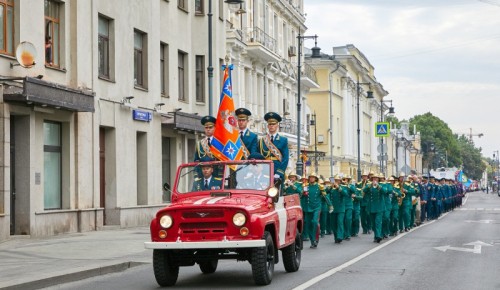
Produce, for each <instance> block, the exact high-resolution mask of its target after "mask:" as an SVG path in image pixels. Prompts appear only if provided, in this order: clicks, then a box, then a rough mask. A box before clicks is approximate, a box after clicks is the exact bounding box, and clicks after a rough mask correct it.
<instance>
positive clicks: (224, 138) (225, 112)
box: [210, 65, 243, 160]
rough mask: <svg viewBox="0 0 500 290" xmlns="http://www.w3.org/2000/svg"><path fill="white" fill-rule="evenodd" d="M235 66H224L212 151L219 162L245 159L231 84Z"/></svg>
mask: <svg viewBox="0 0 500 290" xmlns="http://www.w3.org/2000/svg"><path fill="white" fill-rule="evenodd" d="M232 69H233V65H229V66H224V80H223V83H222V91H221V94H220V103H219V111H218V112H217V116H216V119H217V120H216V122H215V132H214V138H213V139H212V142H211V147H210V148H211V151H212V153H213V154H214V155H215V157H217V159H219V160H240V159H241V158H242V157H243V149H242V146H241V142H242V141H241V140H240V134H239V130H238V124H237V119H236V116H235V113H234V101H233V92H232V83H231V70H232Z"/></svg>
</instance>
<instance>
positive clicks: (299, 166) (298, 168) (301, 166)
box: [296, 30, 318, 176]
mask: <svg viewBox="0 0 500 290" xmlns="http://www.w3.org/2000/svg"><path fill="white" fill-rule="evenodd" d="M304 39H314V41H315V45H314V47H315V48H317V47H318V46H317V44H316V40H317V39H318V36H317V35H314V36H305V35H300V30H299V35H298V36H297V40H298V41H299V43H298V49H297V50H298V54H297V164H296V172H297V175H299V176H302V175H303V173H304V163H303V162H302V158H300V157H299V156H300V133H301V132H300V131H301V130H300V115H301V106H302V103H301V98H302V97H301V95H300V77H301V74H302V70H301V65H300V58H301V57H302V41H303V40H304Z"/></svg>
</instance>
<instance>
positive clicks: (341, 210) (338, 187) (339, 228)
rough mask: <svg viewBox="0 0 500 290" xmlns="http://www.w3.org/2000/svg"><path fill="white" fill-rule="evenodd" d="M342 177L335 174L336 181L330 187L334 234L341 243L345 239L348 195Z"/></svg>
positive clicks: (338, 242)
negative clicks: (346, 199) (346, 200)
mask: <svg viewBox="0 0 500 290" xmlns="http://www.w3.org/2000/svg"><path fill="white" fill-rule="evenodd" d="M341 181H342V178H340V176H338V175H335V177H334V183H333V184H332V187H331V188H330V201H331V203H332V205H333V213H332V217H331V222H332V225H333V235H334V238H335V243H337V244H340V243H341V242H342V240H343V239H344V217H345V201H344V199H345V198H347V197H348V193H347V186H344V185H342V184H341Z"/></svg>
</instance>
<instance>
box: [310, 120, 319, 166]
mask: <svg viewBox="0 0 500 290" xmlns="http://www.w3.org/2000/svg"><path fill="white" fill-rule="evenodd" d="M310 125H311V126H314V170H315V172H316V173H318V140H317V138H318V131H317V125H318V123H317V121H316V112H314V113H313V114H312V119H311V121H310Z"/></svg>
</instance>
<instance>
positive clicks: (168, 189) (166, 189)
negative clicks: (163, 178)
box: [163, 182, 170, 191]
mask: <svg viewBox="0 0 500 290" xmlns="http://www.w3.org/2000/svg"><path fill="white" fill-rule="evenodd" d="M163 189H164V190H165V191H170V184H168V182H165V183H164V184H163Z"/></svg>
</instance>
